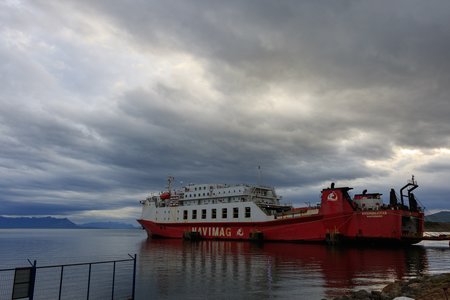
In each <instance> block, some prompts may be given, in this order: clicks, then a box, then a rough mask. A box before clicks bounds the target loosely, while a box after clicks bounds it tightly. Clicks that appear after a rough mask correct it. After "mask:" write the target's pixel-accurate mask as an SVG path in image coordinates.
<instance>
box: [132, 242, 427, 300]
mask: <svg viewBox="0 0 450 300" xmlns="http://www.w3.org/2000/svg"><path fill="white" fill-rule="evenodd" d="M139 256H140V262H139V268H138V278H139V280H141V281H142V282H141V284H138V287H139V288H138V291H137V295H138V297H139V299H141V298H142V299H145V298H150V297H155V298H166V299H175V298H180V297H182V298H184V299H198V298H211V297H212V295H213V296H214V298H219V299H222V298H237V299H244V298H245V299H249V298H252V299H253V298H264V299H265V298H274V297H275V298H287V297H289V298H292V297H295V298H298V299H321V298H324V297H326V298H331V297H334V296H337V295H341V294H343V293H344V292H345V291H347V290H348V289H354V288H357V289H359V288H370V289H375V288H377V287H378V288H381V286H384V285H385V284H387V283H389V282H391V281H393V280H395V279H401V278H405V277H411V276H417V275H419V274H421V273H423V272H426V270H427V265H428V262H427V255H426V250H425V249H424V248H423V247H408V248H397V249H372V248H333V247H327V246H324V245H310V244H288V243H286V244H285V243H265V244H262V245H257V244H252V243H247V242H230V241H201V242H197V243H191V242H184V241H181V240H151V239H149V240H145V241H143V242H142V244H141V249H140V255H139Z"/></svg>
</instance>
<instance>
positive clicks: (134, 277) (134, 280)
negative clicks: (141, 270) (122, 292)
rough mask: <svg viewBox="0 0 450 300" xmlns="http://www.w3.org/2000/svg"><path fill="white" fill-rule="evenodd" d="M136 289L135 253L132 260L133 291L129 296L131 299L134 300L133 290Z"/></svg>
mask: <svg viewBox="0 0 450 300" xmlns="http://www.w3.org/2000/svg"><path fill="white" fill-rule="evenodd" d="M135 287H136V253H135V254H134V258H133V290H132V292H131V293H132V294H131V299H133V300H134V290H135Z"/></svg>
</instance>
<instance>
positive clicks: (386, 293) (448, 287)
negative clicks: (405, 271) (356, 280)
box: [333, 273, 450, 300]
mask: <svg viewBox="0 0 450 300" xmlns="http://www.w3.org/2000/svg"><path fill="white" fill-rule="evenodd" d="M397 297H408V298H409V299H415V300H430V299H432V300H441V299H442V300H449V299H450V273H441V274H436V275H425V276H421V277H417V278H413V279H410V280H397V281H395V282H393V283H390V284H388V285H386V286H385V287H384V288H383V289H382V290H381V291H370V292H369V291H367V290H358V291H354V292H350V293H349V294H347V295H344V296H339V297H335V298H333V300H357V299H359V300H362V299H369V300H388V299H389V300H390V299H395V298H397ZM408 298H403V299H408ZM400 299H401V298H400Z"/></svg>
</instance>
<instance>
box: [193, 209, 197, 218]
mask: <svg viewBox="0 0 450 300" xmlns="http://www.w3.org/2000/svg"><path fill="white" fill-rule="evenodd" d="M195 219H197V210H196V209H194V210H193V211H192V220H195Z"/></svg>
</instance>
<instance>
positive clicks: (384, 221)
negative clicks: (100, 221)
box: [138, 176, 424, 244]
mask: <svg viewBox="0 0 450 300" xmlns="http://www.w3.org/2000/svg"><path fill="white" fill-rule="evenodd" d="M172 182H173V177H169V184H168V187H167V191H165V192H163V193H161V194H160V195H159V196H152V197H148V198H147V199H145V200H143V201H141V204H142V206H143V210H142V217H141V218H140V219H139V220H138V222H139V223H140V224H141V225H142V226H143V227H144V228H145V229H146V231H147V233H148V235H149V236H151V237H160V238H178V239H181V238H186V239H228V240H253V241H293V242H328V243H339V242H368V241H369V242H376V243H381V242H388V243H390V244H415V243H418V242H420V241H421V240H422V239H423V231H424V213H423V209H422V208H421V207H420V206H419V205H418V203H417V200H416V197H415V196H414V194H413V193H412V191H413V190H415V189H416V188H417V187H418V185H417V182H416V181H415V180H414V176H413V177H412V180H410V181H408V183H407V184H406V185H405V186H403V187H402V188H401V190H400V197H399V198H398V197H397V194H396V192H395V191H394V189H391V191H390V195H389V203H388V204H384V203H383V201H382V194H380V193H367V192H366V191H364V192H363V193H362V194H356V195H354V197H353V198H352V197H351V196H350V195H349V191H350V190H351V189H352V188H350V187H335V185H334V183H332V184H331V186H330V187H328V188H325V189H323V190H322V192H321V202H320V203H319V204H318V205H316V206H313V207H311V206H309V207H304V208H295V207H292V206H291V205H282V204H280V197H278V196H277V194H276V192H275V189H274V188H271V187H266V186H260V185H245V184H241V185H224V184H190V185H187V186H185V187H183V188H181V189H178V190H172ZM405 199H406V200H407V201H405Z"/></svg>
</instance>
